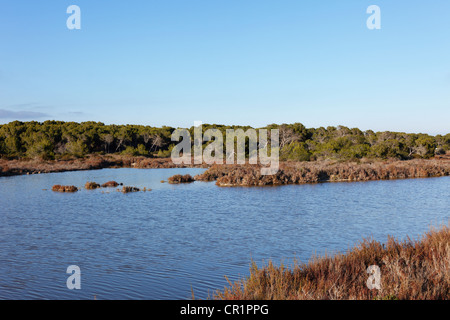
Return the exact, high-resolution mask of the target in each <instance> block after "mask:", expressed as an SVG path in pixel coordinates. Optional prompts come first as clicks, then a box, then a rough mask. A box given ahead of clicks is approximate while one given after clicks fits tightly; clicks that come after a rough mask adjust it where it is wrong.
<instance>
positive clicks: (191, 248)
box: [0, 169, 450, 299]
mask: <svg viewBox="0 0 450 320" xmlns="http://www.w3.org/2000/svg"><path fill="white" fill-rule="evenodd" d="M203 170H204V169H105V170H97V171H81V172H66V173H52V174H44V175H31V176H16V177H3V178H0V299H93V298H94V296H96V298H97V299H189V298H190V297H191V288H192V289H193V291H194V294H195V297H196V298H207V297H208V294H210V293H212V292H214V290H216V289H223V287H224V286H225V285H226V284H227V282H226V280H225V278H224V276H225V275H226V276H228V277H229V279H230V280H237V279H239V278H241V277H243V276H245V275H248V273H249V266H250V262H251V259H253V260H254V261H255V262H256V263H257V264H258V265H262V264H263V261H267V260H268V259H273V260H274V261H275V262H277V263H279V262H281V261H284V262H285V263H287V264H288V265H289V264H290V263H292V261H293V259H294V258H296V259H300V260H302V261H307V260H308V259H309V258H311V256H312V255H313V254H314V253H317V254H323V253H325V252H328V253H332V252H336V251H345V250H346V249H349V248H351V247H352V246H353V245H354V244H356V243H357V242H358V241H360V240H361V239H362V238H363V237H366V238H367V237H372V238H374V239H376V240H379V241H385V240H386V239H387V236H388V235H393V236H395V237H397V238H399V239H404V238H405V237H406V236H407V235H409V236H412V237H415V238H417V237H418V236H419V235H420V234H422V233H423V232H426V231H428V230H429V227H430V226H439V225H441V224H446V223H447V222H448V221H449V218H450V214H449V208H450V188H449V187H448V185H449V182H450V177H443V178H430V179H412V180H395V181H373V182H357V183H324V184H315V185H297V186H295V185H290V186H281V187H264V188H258V187H254V188H219V187H217V186H215V184H214V182H211V183H205V182H195V183H192V184H184V185H169V184H167V183H164V184H163V183H161V182H160V181H161V180H166V179H167V178H168V177H170V176H172V175H174V174H177V173H181V174H186V173H189V174H191V175H195V174H198V173H200V172H202V171H203ZM109 180H116V181H118V182H123V183H124V184H125V185H133V186H137V187H141V188H143V187H147V188H152V189H153V190H152V191H151V192H139V193H131V194H122V193H120V192H116V191H115V189H101V190H94V191H88V190H84V189H82V190H81V191H79V192H78V193H75V194H60V193H55V192H52V191H50V189H51V187H52V186H53V185H54V184H62V185H76V186H78V187H82V186H83V185H84V184H85V183H86V182H87V181H96V182H98V183H104V182H106V181H109ZM43 189H48V190H43ZM102 191H103V192H104V193H102ZM69 265H78V266H79V267H80V268H81V290H68V289H67V287H66V280H67V277H69V275H68V274H66V269H67V267H68V266H69Z"/></svg>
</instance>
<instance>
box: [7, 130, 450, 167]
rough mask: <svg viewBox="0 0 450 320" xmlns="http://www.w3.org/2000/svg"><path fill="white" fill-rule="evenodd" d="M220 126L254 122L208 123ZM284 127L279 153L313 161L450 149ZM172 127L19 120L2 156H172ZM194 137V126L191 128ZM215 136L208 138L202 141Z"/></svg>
mask: <svg viewBox="0 0 450 320" xmlns="http://www.w3.org/2000/svg"><path fill="white" fill-rule="evenodd" d="M211 128H215V129H219V130H220V131H221V132H222V133H223V134H224V136H225V131H226V129H243V130H244V131H245V130H247V129H249V128H250V127H239V126H223V125H203V131H206V130H207V129H211ZM276 128H277V129H279V130H280V131H279V136H280V159H281V160H294V161H312V160H322V159H337V160H348V159H360V158H381V159H387V158H395V159H401V160H406V159H412V158H429V157H432V156H434V155H435V154H436V153H437V154H444V153H445V152H446V151H448V150H450V134H447V135H445V136H442V135H437V136H430V135H427V134H407V133H401V132H373V131H371V130H368V131H361V130H359V129H357V128H353V129H349V128H346V127H343V126H338V127H327V128H323V127H321V128H317V129H314V128H306V127H305V126H303V125H302V124H300V123H295V124H283V125H275V124H273V125H269V126H267V127H266V129H276ZM174 130H175V128H172V127H166V126H164V127H162V128H155V127H150V126H139V125H105V124H103V123H100V122H83V123H76V122H62V121H45V122H43V123H41V122H36V121H31V122H20V121H14V122H10V123H8V124H3V125H0V156H1V157H6V158H18V159H23V158H26V159H36V158H37V159H43V160H52V159H56V160H59V159H70V158H74V157H78V158H82V157H84V156H85V155H87V154H93V153H98V154H112V153H115V154H126V155H133V156H139V155H141V156H147V157H161V158H164V157H170V154H171V150H172V148H173V146H174V144H175V143H174V142H172V141H171V134H172V132H173V131H174ZM190 132H191V135H192V137H193V132H194V128H193V127H192V128H190ZM208 143H210V142H205V143H204V144H203V147H206V145H207V144H208Z"/></svg>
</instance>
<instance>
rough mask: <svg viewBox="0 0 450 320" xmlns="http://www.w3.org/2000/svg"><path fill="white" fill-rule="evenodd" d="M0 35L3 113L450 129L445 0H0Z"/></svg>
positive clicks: (185, 123)
mask: <svg viewBox="0 0 450 320" xmlns="http://www.w3.org/2000/svg"><path fill="white" fill-rule="evenodd" d="M72 4H75V5H78V6H79V7H80V8H81V30H69V29H68V28H67V27H66V20H67V18H68V17H69V15H68V14H67V13H66V9H67V7H68V6H69V5H72ZM372 4H375V5H378V6H379V7H380V8H381V30H369V29H368V28H367V27H366V20H367V18H368V17H369V14H367V13H366V9H367V7H368V6H369V5H372ZM0 43H1V47H0V123H6V122H9V121H12V120H15V119H18V120H37V121H43V120H46V119H56V120H65V121H77V122H81V121H89V120H93V121H101V122H104V123H115V124H127V123H130V124H144V125H152V126H162V125H171V126H180V127H190V126H192V125H193V123H194V121H195V120H200V121H203V122H204V123H217V124H239V125H252V126H255V127H260V126H265V125H267V124H270V123H293V122H301V123H303V124H304V125H306V126H307V127H320V126H325V127H326V126H331V125H334V126H336V125H345V126H348V127H359V128H361V129H363V130H366V129H373V130H375V131H384V130H390V131H406V132H426V133H431V134H443V133H448V132H450V126H449V123H450V122H449V118H450V1H448V0H434V1H428V2H425V1H411V0H409V1H404V0H396V1H385V0H371V1H365V0H345V1H335V0H328V1H317V0H316V1H313V0H311V1H299V0H292V1H291V0H277V1H275V0H270V1H267V0H257V1H256V0H239V1H238V0H226V1H225V0H164V1H160V0H158V1H154V0H150V1H149V0H146V1H138V0H134V1H133V0H131V1H99V0H97V1H95V0H89V1H84V0H71V1H64V0H53V1H51V0H46V1H23V0H14V1H13V0H1V1H0Z"/></svg>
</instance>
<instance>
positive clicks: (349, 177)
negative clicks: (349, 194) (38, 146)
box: [0, 154, 450, 187]
mask: <svg viewBox="0 0 450 320" xmlns="http://www.w3.org/2000/svg"><path fill="white" fill-rule="evenodd" d="M109 168H136V169H163V168H205V169H207V170H206V171H205V172H204V173H202V174H199V175H197V176H195V177H194V178H195V180H196V181H206V182H211V181H216V185H218V186H220V187H237V186H244V187H252V186H279V185H291V184H310V183H324V182H356V181H374V180H394V179H411V178H429V177H443V176H449V175H450V155H446V156H440V157H435V158H432V159H413V160H369V159H363V160H361V161H343V162H339V161H332V160H323V161H311V162H297V161H283V162H280V168H279V170H278V172H277V173H276V174H274V175H270V176H263V175H261V173H260V169H261V165H250V164H244V165H237V164H231V165H230V164H223V165H212V166H209V165H207V164H202V165H196V164H191V165H177V164H174V163H173V162H172V160H171V159H170V158H147V157H141V156H140V157H131V156H123V155H115V154H111V155H90V156H88V157H86V158H78V159H69V160H17V159H15V160H6V159H0V177H5V176H16V175H30V174H43V173H54V172H68V171H86V170H99V169H109Z"/></svg>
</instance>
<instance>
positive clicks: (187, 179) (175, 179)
mask: <svg viewBox="0 0 450 320" xmlns="http://www.w3.org/2000/svg"><path fill="white" fill-rule="evenodd" d="M167 181H168V182H169V183H172V184H177V183H191V182H194V181H195V180H194V178H192V176H191V175H190V174H186V175H184V176H182V175H181V174H176V175H174V176H172V177H170V178H169V179H168V180H167Z"/></svg>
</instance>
